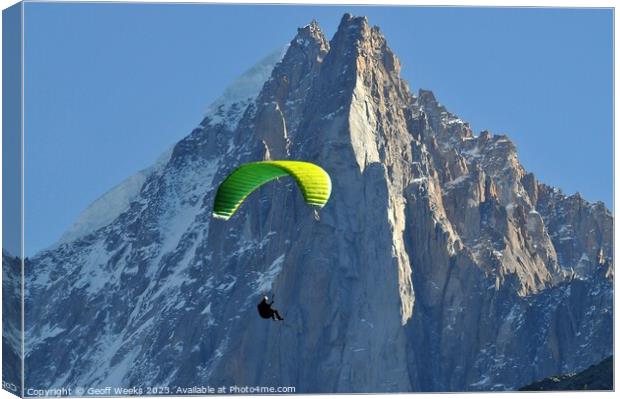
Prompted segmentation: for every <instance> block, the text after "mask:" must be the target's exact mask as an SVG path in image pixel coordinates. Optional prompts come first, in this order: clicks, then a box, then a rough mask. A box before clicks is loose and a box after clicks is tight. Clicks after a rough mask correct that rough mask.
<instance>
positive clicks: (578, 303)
mask: <svg viewBox="0 0 620 399" xmlns="http://www.w3.org/2000/svg"><path fill="white" fill-rule="evenodd" d="M429 62H432V60H429ZM265 70H269V71H271V72H270V74H265ZM399 73H400V63H399V60H398V58H397V57H396V55H395V54H394V53H393V52H392V51H391V50H390V48H389V47H388V45H387V42H386V39H385V38H384V37H383V35H382V34H381V32H380V30H379V28H377V27H372V26H370V25H369V23H368V21H367V19H366V18H363V17H353V16H351V15H348V14H346V15H345V16H344V17H343V18H342V21H341V23H340V26H339V28H338V31H337V32H336V34H335V35H334V37H333V38H332V39H331V41H328V40H327V39H326V38H325V36H324V35H323V33H322V32H321V29H320V27H319V25H318V24H317V23H316V22H312V23H311V24H309V25H308V26H306V27H303V28H300V29H299V30H298V33H297V36H296V37H295V38H294V39H293V40H292V41H291V42H290V44H289V46H288V47H287V49H286V51H285V53H284V54H282V53H278V54H277V55H272V56H271V57H267V58H266V59H265V60H263V62H262V63H260V64H259V65H257V66H255V67H254V68H253V69H252V70H250V71H249V72H248V74H246V75H244V77H242V78H243V79H241V81H240V83H238V84H237V86H233V87H231V88H230V89H229V90H227V93H226V96H225V97H224V98H223V99H220V100H218V101H217V102H216V103H215V104H214V105H213V106H212V107H210V108H209V111H208V112H207V115H206V117H205V118H204V120H203V121H202V122H201V123H200V125H199V126H198V127H197V128H196V129H195V130H194V131H192V132H191V134H189V135H188V136H187V137H186V138H184V139H183V140H181V141H180V142H179V143H177V144H176V145H175V146H174V148H173V149H172V150H171V151H170V152H169V153H167V154H166V155H165V156H164V157H163V158H162V160H160V162H159V163H158V164H157V165H155V166H154V167H153V168H150V169H147V170H146V171H143V172H141V175H140V178H139V180H136V178H134V179H130V180H129V182H130V183H127V184H126V185H124V186H121V188H119V187H116V188H115V189H114V190H115V191H114V192H113V194H114V195H110V196H109V197H105V196H104V197H103V198H102V199H101V200H99V203H98V205H97V207H95V208H91V209H89V210H87V213H86V214H85V215H86V216H85V217H84V220H81V222H80V224H79V225H77V226H74V227H73V228H72V232H71V235H68V236H65V237H68V238H67V239H66V240H64V241H63V242H61V243H59V244H58V245H56V246H54V247H53V248H51V249H50V250H47V251H44V252H41V253H39V254H38V255H37V256H35V257H33V258H32V259H30V260H28V261H27V262H26V276H27V279H26V289H27V290H26V306H25V308H26V318H25V322H26V344H25V355H26V357H25V365H26V376H27V380H26V386H27V387H28V386H37V387H48V386H49V387H55V386H80V387H105V386H169V387H191V386H194V385H201V384H202V385H211V386H217V385H227V386H228V385H233V384H236V385H261V386H295V387H296V391H297V392H298V393H299V392H309V393H312V392H398V391H467V390H510V389H516V388H518V387H521V386H524V385H526V384H528V383H530V382H532V381H535V380H537V379H540V378H542V377H546V376H549V375H557V374H563V373H567V372H572V371H575V370H580V369H583V368H585V367H587V366H589V365H590V364H593V363H596V362H598V361H600V360H602V359H603V358H605V357H607V356H609V355H610V354H611V352H612V293H613V291H612V289H613V286H612V278H613V259H612V256H613V240H612V224H613V219H612V215H611V213H610V212H609V211H608V210H607V209H606V208H605V207H604V205H603V204H601V203H596V204H590V203H587V202H586V201H585V200H583V199H582V198H580V197H579V196H578V195H573V196H566V195H564V194H562V193H561V192H560V191H559V190H558V189H554V188H552V187H550V186H547V185H545V184H542V183H540V182H538V181H537V180H536V178H535V176H534V175H533V174H531V173H528V172H527V171H525V170H524V168H523V167H522V166H521V164H520V163H519V160H518V158H517V150H516V148H515V146H514V144H513V143H512V142H511V141H510V139H509V138H508V137H506V136H503V135H499V136H498V135H493V134H491V133H489V132H482V133H480V134H478V135H475V134H474V132H472V130H471V129H470V127H469V125H468V124H467V122H465V121H463V120H461V119H459V118H458V117H457V116H456V115H454V114H452V113H450V112H449V111H447V110H446V108H445V107H444V106H442V105H441V104H440V103H439V102H438V101H437V99H436V98H435V97H434V95H433V93H432V92H430V91H426V90H420V91H419V92H418V93H416V94H414V93H412V92H411V91H410V90H409V88H408V85H407V83H406V82H404V81H403V80H402V79H401V77H400V75H399ZM252 85H254V86H255V87H253V86H252ZM262 159H297V160H305V161H310V162H315V163H317V164H319V165H321V166H322V167H323V168H324V169H325V170H327V171H328V173H329V174H330V175H331V177H332V182H333V192H332V197H331V199H330V201H329V203H328V204H327V206H325V207H324V208H323V209H322V210H320V211H319V212H318V216H317V215H315V212H314V210H313V209H311V208H310V207H309V206H307V205H306V204H305V203H304V201H303V198H302V196H301V194H300V192H299V191H298V190H297V188H296V186H295V183H294V181H293V180H290V179H289V180H287V179H281V180H280V181H278V182H275V183H273V184H271V185H268V186H265V187H264V188H261V189H259V190H258V192H256V193H254V194H252V195H251V196H250V197H249V198H248V199H247V200H246V202H245V203H244V204H243V206H242V207H241V208H240V210H239V212H237V214H235V215H234V216H233V217H232V218H231V219H230V220H229V221H222V220H215V219H213V218H212V216H211V207H212V204H213V199H214V194H215V189H216V187H217V185H218V184H219V182H221V181H222V180H223V179H224V177H225V176H226V175H227V174H228V173H230V172H231V171H232V170H233V169H234V168H236V167H237V166H239V165H240V164H242V163H245V162H251V161H256V160H262ZM136 181H138V183H139V184H136ZM119 190H120V191H119ZM119 192H120V193H122V195H119V194H118V193H119ZM106 198H107V200H106ZM116 198H120V199H119V200H115V199H116ZM101 201H103V203H106V204H108V205H109V206H107V207H105V214H104V215H102V214H101V212H103V211H99V209H100V208H101V204H102V202H101ZM89 215H90V216H89ZM102 221H103V222H102ZM265 293H275V294H276V298H275V299H276V305H277V307H278V308H279V310H280V311H281V312H282V314H283V316H284V318H285V321H284V322H282V323H275V322H271V321H266V320H263V319H260V318H259V317H258V316H257V314H256V307H255V306H256V303H258V301H259V299H260V297H261V296H262V295H263V294H265ZM175 389H176V388H175ZM145 393H146V392H145ZM173 393H177V392H176V391H175V392H173Z"/></svg>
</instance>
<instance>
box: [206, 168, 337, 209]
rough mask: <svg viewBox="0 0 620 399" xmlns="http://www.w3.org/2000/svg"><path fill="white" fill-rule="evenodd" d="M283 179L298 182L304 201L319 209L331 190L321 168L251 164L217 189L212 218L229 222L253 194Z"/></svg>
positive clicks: (230, 176)
mask: <svg viewBox="0 0 620 399" xmlns="http://www.w3.org/2000/svg"><path fill="white" fill-rule="evenodd" d="M283 176H291V177H293V178H294V179H295V181H296V182H297V186H299V189H300V190H301V192H302V194H303V196H304V200H305V201H306V203H308V204H309V205H313V206H317V207H319V208H322V207H323V206H324V205H325V204H326V203H327V200H328V199H329V196H330V194H331V190H332V183H331V179H330V178H329V175H328V174H327V172H325V171H324V170H323V169H322V168H321V167H320V166H318V165H315V164H313V163H310V162H302V161H262V162H252V163H248V164H245V165H242V166H240V167H239V168H237V169H235V170H234V171H233V172H232V173H231V174H230V175H228V177H226V179H224V181H223V182H222V184H220V186H219V187H218V189H217V194H216V195H215V204H214V206H213V216H214V217H216V218H219V219H224V220H228V219H230V217H231V216H232V215H233V214H234V213H235V212H236V211H237V209H238V208H239V206H240V205H241V203H243V201H244V200H245V199H246V198H247V196H248V195H250V194H251V193H252V192H253V191H254V190H256V189H257V188H259V187H260V186H262V185H263V184H265V183H268V182H270V181H272V180H274V179H277V178H279V177H283Z"/></svg>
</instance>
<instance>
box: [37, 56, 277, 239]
mask: <svg viewBox="0 0 620 399" xmlns="http://www.w3.org/2000/svg"><path fill="white" fill-rule="evenodd" d="M287 48H288V46H284V47H283V48H281V49H278V50H275V51H273V52H272V53H270V54H269V55H267V56H266V57H264V58H263V59H261V60H260V61H259V62H257V63H256V64H255V65H254V66H252V67H251V68H250V69H248V70H247V71H246V72H244V73H243V74H242V75H241V76H239V77H238V78H237V79H236V80H235V81H234V82H233V83H231V84H230V85H229V86H228V87H227V88H226V89H225V90H224V93H223V94H222V95H221V96H220V97H218V99H216V100H215V101H214V102H213V103H211V105H209V107H208V108H207V111H206V114H205V118H208V119H209V120H210V121H211V122H212V123H214V124H217V123H226V124H227V126H228V127H229V128H230V129H234V127H235V126H236V124H237V123H238V121H239V119H240V118H241V116H242V115H243V111H244V110H245V109H246V108H247V106H248V104H250V103H251V102H252V101H254V99H255V98H256V96H257V95H258V93H259V91H260V89H261V88H262V86H263V84H264V83H265V81H266V80H267V79H268V78H269V76H270V75H271V71H272V70H273V67H274V66H275V64H276V63H278V62H279V61H280V60H281V59H282V57H283V56H284V54H285V52H286V49H287ZM171 154H172V148H169V149H168V150H166V151H165V152H164V153H163V154H162V155H160V156H159V158H158V159H157V161H156V162H155V164H154V165H153V166H151V167H149V168H146V169H144V170H141V171H139V172H138V173H136V174H135V175H133V176H130V177H128V178H127V179H125V180H124V181H123V182H121V183H120V184H118V185H117V186H115V187H114V188H112V189H111V190H109V191H108V192H106V193H105V194H103V195H102V196H101V197H99V198H98V199H96V200H95V201H94V202H93V203H92V204H90V205H89V206H88V207H87V208H86V209H85V210H84V211H83V212H82V213H81V214H80V215H79V217H78V219H77V221H76V222H75V223H74V224H73V225H71V226H70V227H69V228H68V229H67V230H66V231H65V232H64V233H63V234H62V236H61V237H60V239H59V240H58V242H57V243H56V244H54V246H53V247H55V246H57V245H60V244H63V243H68V242H71V241H73V240H76V239H78V238H80V237H83V236H85V235H87V234H90V233H92V232H94V231H96V230H98V229H100V228H102V227H104V226H106V225H108V224H109V223H111V222H112V221H114V219H116V218H117V217H118V216H119V215H120V214H121V213H122V212H124V211H125V210H127V208H128V206H129V204H130V203H131V202H132V201H133V200H135V199H136V198H137V195H138V193H139V192H140V189H141V188H142V186H143V184H144V183H145V182H146V180H147V178H148V177H149V176H150V175H152V174H153V173H157V172H158V171H159V170H160V169H161V168H163V167H164V166H165V165H166V163H168V161H169V160H170V156H171ZM53 247H50V248H48V249H51V248H53Z"/></svg>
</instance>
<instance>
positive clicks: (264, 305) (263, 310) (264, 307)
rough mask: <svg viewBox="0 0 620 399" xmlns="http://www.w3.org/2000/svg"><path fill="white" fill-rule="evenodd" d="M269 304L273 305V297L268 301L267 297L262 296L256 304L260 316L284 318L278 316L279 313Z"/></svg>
mask: <svg viewBox="0 0 620 399" xmlns="http://www.w3.org/2000/svg"><path fill="white" fill-rule="evenodd" d="M271 305H273V299H272V300H271V302H269V298H268V297H267V296H264V297H263V300H262V301H261V302H260V303H259V304H258V306H257V308H258V313H259V314H260V317H262V318H263V319H273V320H284V319H283V318H282V316H280V313H278V311H277V310H276V309H274V308H272V307H271Z"/></svg>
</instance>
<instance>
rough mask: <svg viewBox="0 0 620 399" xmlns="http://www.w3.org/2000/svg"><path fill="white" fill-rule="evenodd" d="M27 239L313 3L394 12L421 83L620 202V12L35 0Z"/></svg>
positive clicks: (303, 20)
mask: <svg viewBox="0 0 620 399" xmlns="http://www.w3.org/2000/svg"><path fill="white" fill-rule="evenodd" d="M25 9H26V15H25V34H26V44H25V49H26V52H25V63H26V70H25V73H26V75H25V90H26V104H25V118H26V124H25V128H26V148H25V150H26V228H25V234H26V254H29V255H32V254H33V253H34V252H36V251H37V250H39V249H42V248H44V247H46V246H48V245H50V244H52V243H53V242H54V241H55V240H56V239H58V237H59V236H60V235H61V234H62V232H63V231H64V230H65V229H66V228H67V227H68V226H69V225H71V223H72V222H73V221H74V220H75V219H76V218H77V216H78V215H79V214H80V212H81V211H82V210H83V209H84V208H86V207H87V206H88V204H89V203H91V202H92V201H93V200H95V199H96V198H97V197H99V196H100V195H101V194H103V193H104V192H106V191H107V190H108V189H110V188H111V187H112V186H114V185H116V184H118V183H119V182H121V181H122V180H123V179H124V178H126V177H128V176H130V175H132V174H133V173H135V172H136V171H138V170H140V169H142V168H144V167H147V166H149V165H150V164H152V163H153V161H154V160H155V159H156V158H157V156H158V155H159V154H160V153H162V152H163V151H164V150H165V149H166V148H168V147H169V146H170V145H172V144H173V143H175V142H176V141H178V140H179V139H181V138H182V137H184V136H185V135H187V134H188V133H189V132H190V131H191V129H192V128H193V127H195V126H196V125H197V124H198V123H199V122H200V120H201V119H202V116H203V114H204V111H205V109H206V107H207V105H208V104H209V103H210V102H211V101H212V100H214V99H215V98H216V97H217V96H218V95H219V94H220V93H221V92H222V90H223V89H224V88H225V87H226V85H227V84H228V83H229V82H231V81H232V80H233V79H234V78H235V77H236V76H238V75H239V74H241V73H242V72H243V71H244V70H245V69H247V68H248V67H250V66H252V65H253V64H254V63H255V62H256V61H257V60H259V59H260V58H262V57H263V56H264V55H266V54H267V53H269V52H271V51H272V50H274V49H276V48H279V47H281V46H282V45H284V44H285V43H288V42H289V41H290V40H291V39H292V38H293V36H294V35H295V33H296V29H297V27H299V26H303V25H305V24H307V23H308V22H309V21H310V20H312V19H313V18H314V19H316V20H318V22H319V24H320V25H321V27H322V28H323V30H324V31H325V33H326V34H327V36H328V37H329V38H331V36H332V35H333V34H334V32H335V29H336V27H337V24H338V22H339V20H340V18H341V16H342V14H343V13H344V12H351V13H352V14H354V15H367V16H368V17H369V19H370V23H371V24H374V25H379V26H380V27H381V30H382V31H383V32H384V34H385V36H386V37H387V40H388V43H389V45H390V46H391V47H392V49H393V50H394V51H395V52H396V54H397V55H398V56H399V58H400V59H401V62H402V64H403V72H402V73H403V76H404V78H405V79H406V80H407V81H408V82H409V84H410V86H411V88H412V89H414V90H417V89H418V88H426V89H431V90H433V91H434V92H435V95H436V96H437V98H438V99H439V101H440V102H442V103H443V104H445V105H446V106H447V107H448V109H449V110H450V111H452V112H453V113H456V114H458V115H459V116H460V117H461V118H463V119H465V120H467V121H469V122H470V124H471V126H472V127H473V129H474V131H475V132H476V134H477V133H478V132H479V131H480V130H483V129H488V130H490V131H492V132H493V133H506V134H508V135H509V136H510V137H511V138H512V140H513V141H514V142H515V143H516V144H517V146H518V149H519V157H520V159H521V161H522V163H523V164H524V166H525V167H526V168H527V169H528V170H529V171H533V172H534V173H535V174H536V175H537V177H538V178H539V179H540V180H542V181H543V182H546V183H550V184H552V185H555V186H558V187H560V188H562V189H563V190H564V192H566V193H573V192H575V191H579V192H580V193H582V195H583V196H584V197H585V198H586V199H588V200H591V201H596V200H602V201H604V202H605V203H606V204H607V206H608V207H611V206H612V195H613V194H612V183H613V181H612V173H613V170H612V157H613V148H612V140H613V130H612V128H613V126H612V115H613V114H612V112H613V110H612V74H613V69H612V68H613V66H612V24H613V16H612V12H611V11H610V10H609V9H607V10H600V9H599V10H595V9H579V10H573V9H540V8H539V9H531V8H530V9H527V8H521V9H506V8H504V9H498V8H418V7H399V8H396V7H376V6H375V7H340V6H338V7H336V6H333V7H330V6H223V5H179V4H177V5H162V4H151V5H147V4H63V3H56V4H54V3H42V4H41V3H27V4H26V8H25Z"/></svg>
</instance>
